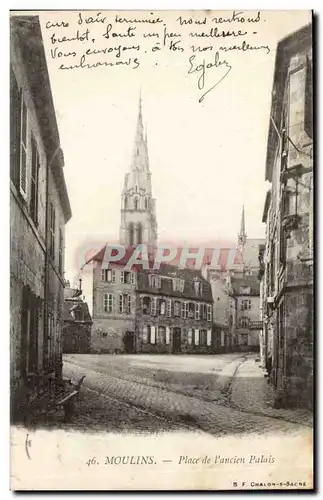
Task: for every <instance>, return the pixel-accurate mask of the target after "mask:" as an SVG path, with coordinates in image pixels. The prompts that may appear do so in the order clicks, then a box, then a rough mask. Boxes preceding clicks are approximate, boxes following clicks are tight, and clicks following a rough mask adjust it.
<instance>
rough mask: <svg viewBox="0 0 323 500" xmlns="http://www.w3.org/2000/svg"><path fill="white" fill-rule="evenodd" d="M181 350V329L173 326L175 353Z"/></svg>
mask: <svg viewBox="0 0 323 500" xmlns="http://www.w3.org/2000/svg"><path fill="white" fill-rule="evenodd" d="M178 352H181V329H180V328H173V353H178Z"/></svg>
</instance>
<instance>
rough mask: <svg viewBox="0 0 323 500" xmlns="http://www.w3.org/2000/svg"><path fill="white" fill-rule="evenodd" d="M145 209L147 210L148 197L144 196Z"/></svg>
mask: <svg viewBox="0 0 323 500" xmlns="http://www.w3.org/2000/svg"><path fill="white" fill-rule="evenodd" d="M145 210H148V198H145Z"/></svg>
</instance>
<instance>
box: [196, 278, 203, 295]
mask: <svg viewBox="0 0 323 500" xmlns="http://www.w3.org/2000/svg"><path fill="white" fill-rule="evenodd" d="M194 289H195V293H196V295H201V294H202V282H201V281H199V280H196V281H194Z"/></svg>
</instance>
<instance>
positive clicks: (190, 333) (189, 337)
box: [187, 328, 193, 345]
mask: <svg viewBox="0 0 323 500" xmlns="http://www.w3.org/2000/svg"><path fill="white" fill-rule="evenodd" d="M187 343H188V345H192V343H193V328H189V329H188V330H187Z"/></svg>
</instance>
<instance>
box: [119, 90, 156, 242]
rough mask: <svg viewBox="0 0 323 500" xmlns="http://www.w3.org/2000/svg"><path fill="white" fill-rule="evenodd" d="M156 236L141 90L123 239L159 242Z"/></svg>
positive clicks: (127, 182) (125, 195) (125, 191)
mask: <svg viewBox="0 0 323 500" xmlns="http://www.w3.org/2000/svg"><path fill="white" fill-rule="evenodd" d="M156 240H157V223H156V213H155V200H154V199H153V198H152V189H151V173H150V169H149V158H148V146H147V133H146V134H145V131H144V126H143V118H142V101H141V93H140V97H139V111H138V119H137V127H136V133H135V140H134V146H133V152H132V157H131V164H130V172H129V173H128V174H126V175H125V180H124V187H123V191H122V208H121V227H120V243H122V244H125V245H135V244H138V243H147V244H149V245H155V244H156Z"/></svg>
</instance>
